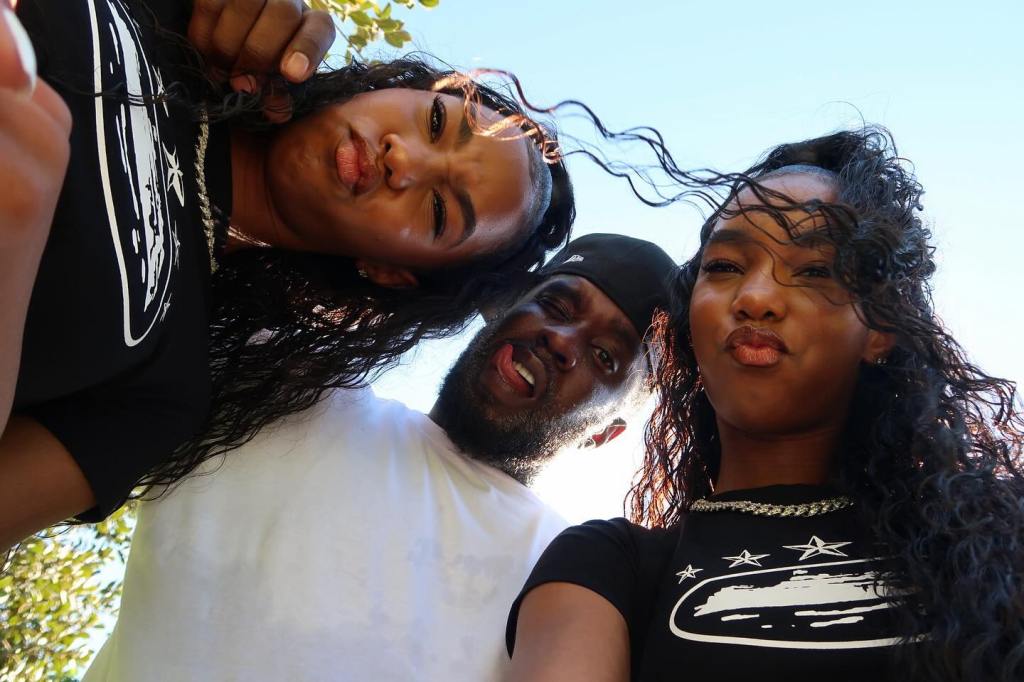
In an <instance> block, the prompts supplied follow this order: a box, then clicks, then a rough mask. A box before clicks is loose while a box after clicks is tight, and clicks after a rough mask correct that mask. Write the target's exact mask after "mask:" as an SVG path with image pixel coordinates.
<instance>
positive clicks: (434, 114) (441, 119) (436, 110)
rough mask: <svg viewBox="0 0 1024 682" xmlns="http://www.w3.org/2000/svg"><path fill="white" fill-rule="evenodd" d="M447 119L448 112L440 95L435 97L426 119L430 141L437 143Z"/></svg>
mask: <svg viewBox="0 0 1024 682" xmlns="http://www.w3.org/2000/svg"><path fill="white" fill-rule="evenodd" d="M447 117H448V111H447V109H446V108H445V106H444V102H442V101H441V95H435V96H434V101H433V103H432V104H431V105H430V115H429V117H428V119H427V127H428V129H429V130H430V141H431V142H437V141H438V140H439V139H441V135H442V134H443V133H444V124H445V121H446V119H447Z"/></svg>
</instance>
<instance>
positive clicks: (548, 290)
mask: <svg viewBox="0 0 1024 682" xmlns="http://www.w3.org/2000/svg"><path fill="white" fill-rule="evenodd" d="M541 294H554V295H555V296H560V297H561V298H564V299H566V300H567V301H568V302H569V304H570V305H572V307H573V308H574V309H576V310H579V309H580V308H581V307H583V296H582V295H581V294H580V292H579V290H578V289H577V288H576V287H574V286H572V285H571V284H569V283H568V282H564V281H561V280H555V281H553V282H549V283H548V284H546V285H544V286H542V287H541V288H540V289H538V290H537V293H536V294H534V298H537V297H538V296H540V295H541Z"/></svg>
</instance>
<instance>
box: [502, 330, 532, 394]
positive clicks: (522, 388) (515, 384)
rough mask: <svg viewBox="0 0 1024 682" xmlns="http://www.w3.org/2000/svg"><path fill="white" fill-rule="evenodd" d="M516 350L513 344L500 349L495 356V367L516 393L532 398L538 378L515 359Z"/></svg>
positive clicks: (507, 344)
mask: <svg viewBox="0 0 1024 682" xmlns="http://www.w3.org/2000/svg"><path fill="white" fill-rule="evenodd" d="M514 353H515V348H514V347H513V346H512V344H511V343H506V344H504V345H503V346H502V347H501V348H499V349H498V352H497V353H495V354H494V366H495V368H496V369H497V370H498V376H500V377H501V379H502V381H504V382H505V383H506V384H507V385H508V386H509V387H510V388H511V389H512V390H513V391H514V392H515V393H518V394H519V395H521V396H523V397H526V398H531V397H533V394H534V387H535V385H536V383H537V379H536V377H535V376H534V375H533V372H531V371H530V370H529V369H527V368H526V365H524V364H523V363H521V362H519V361H518V360H515V359H513V357H512V356H513V354H514Z"/></svg>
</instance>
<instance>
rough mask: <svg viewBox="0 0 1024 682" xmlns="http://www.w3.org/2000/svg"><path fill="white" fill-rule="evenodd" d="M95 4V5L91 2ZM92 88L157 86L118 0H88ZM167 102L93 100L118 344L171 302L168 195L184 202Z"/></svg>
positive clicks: (172, 228)
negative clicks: (116, 292) (118, 308)
mask: <svg viewBox="0 0 1024 682" xmlns="http://www.w3.org/2000/svg"><path fill="white" fill-rule="evenodd" d="M97 5H99V6H97ZM89 13H90V19H91V29H92V45H93V63H94V64H96V65H97V66H98V68H96V69H95V77H94V84H93V85H94V87H95V89H96V92H110V91H111V90H115V91H116V90H121V88H122V86H123V90H122V92H126V93H128V94H129V96H131V97H132V99H133V100H136V99H138V98H139V97H140V96H141V97H146V96H151V95H154V94H159V93H161V92H163V78H162V76H161V73H160V71H159V69H158V68H157V67H156V66H155V65H153V64H151V63H150V60H149V59H148V58H147V56H146V54H145V52H144V51H143V49H142V43H141V40H140V36H139V27H138V25H137V24H136V23H135V22H134V20H133V19H132V17H131V14H130V13H129V11H128V9H127V7H125V5H124V4H123V2H121V0H106V1H105V2H102V1H101V0H98V1H97V2H95V3H93V2H90V3H89ZM169 127H170V122H169V113H168V110H167V105H166V104H164V103H156V102H145V103H144V104H142V103H140V102H135V101H133V103H132V106H129V105H128V104H127V103H126V102H123V101H118V98H113V97H97V98H96V149H97V153H98V158H99V163H100V168H99V170H100V176H101V181H102V185H103V194H104V197H103V198H104V202H105V204H106V208H107V219H108V221H109V224H110V234H111V238H112V240H113V247H114V253H115V256H116V259H117V264H118V267H119V268H120V275H121V291H122V304H123V311H124V313H123V333H124V343H125V345H126V346H128V347H132V346H135V345H137V344H138V343H140V342H141V341H142V340H143V339H145V338H146V336H147V334H149V332H150V331H151V330H152V329H153V327H154V325H155V324H156V323H157V322H158V321H159V320H160V319H162V317H163V316H164V315H166V313H167V310H168V308H169V307H170V303H171V301H170V278H171V274H172V271H173V270H174V269H175V268H176V266H177V244H178V237H177V226H176V224H175V221H174V216H173V213H172V208H171V205H170V201H169V199H170V198H171V197H173V201H177V203H178V205H179V206H181V207H183V206H184V205H185V196H184V191H183V189H182V172H181V169H180V167H179V163H178V154H177V150H175V149H174V147H173V146H171V147H168V145H167V143H165V142H164V141H163V140H162V137H161V128H164V129H169Z"/></svg>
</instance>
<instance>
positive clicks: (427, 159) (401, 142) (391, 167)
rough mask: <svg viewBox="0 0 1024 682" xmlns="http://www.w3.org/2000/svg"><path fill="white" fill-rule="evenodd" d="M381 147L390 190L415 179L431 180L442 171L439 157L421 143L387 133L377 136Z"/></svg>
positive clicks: (399, 188) (403, 186)
mask: <svg viewBox="0 0 1024 682" xmlns="http://www.w3.org/2000/svg"><path fill="white" fill-rule="evenodd" d="M381 142H382V144H383V148H384V154H383V161H384V181H385V182H387V184H388V186H389V187H390V188H391V189H394V190H403V189H408V188H410V187H413V186H415V185H416V184H418V183H426V182H435V181H436V179H437V177H436V176H438V175H440V174H441V173H442V172H443V168H442V166H443V158H442V157H441V155H440V154H438V153H437V152H435V151H433V150H431V149H429V148H427V147H426V146H425V145H423V144H421V143H419V142H416V141H415V140H408V139H406V138H403V137H402V136H401V135H397V134H395V133H389V134H387V135H385V136H384V137H383V138H382V140H381Z"/></svg>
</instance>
